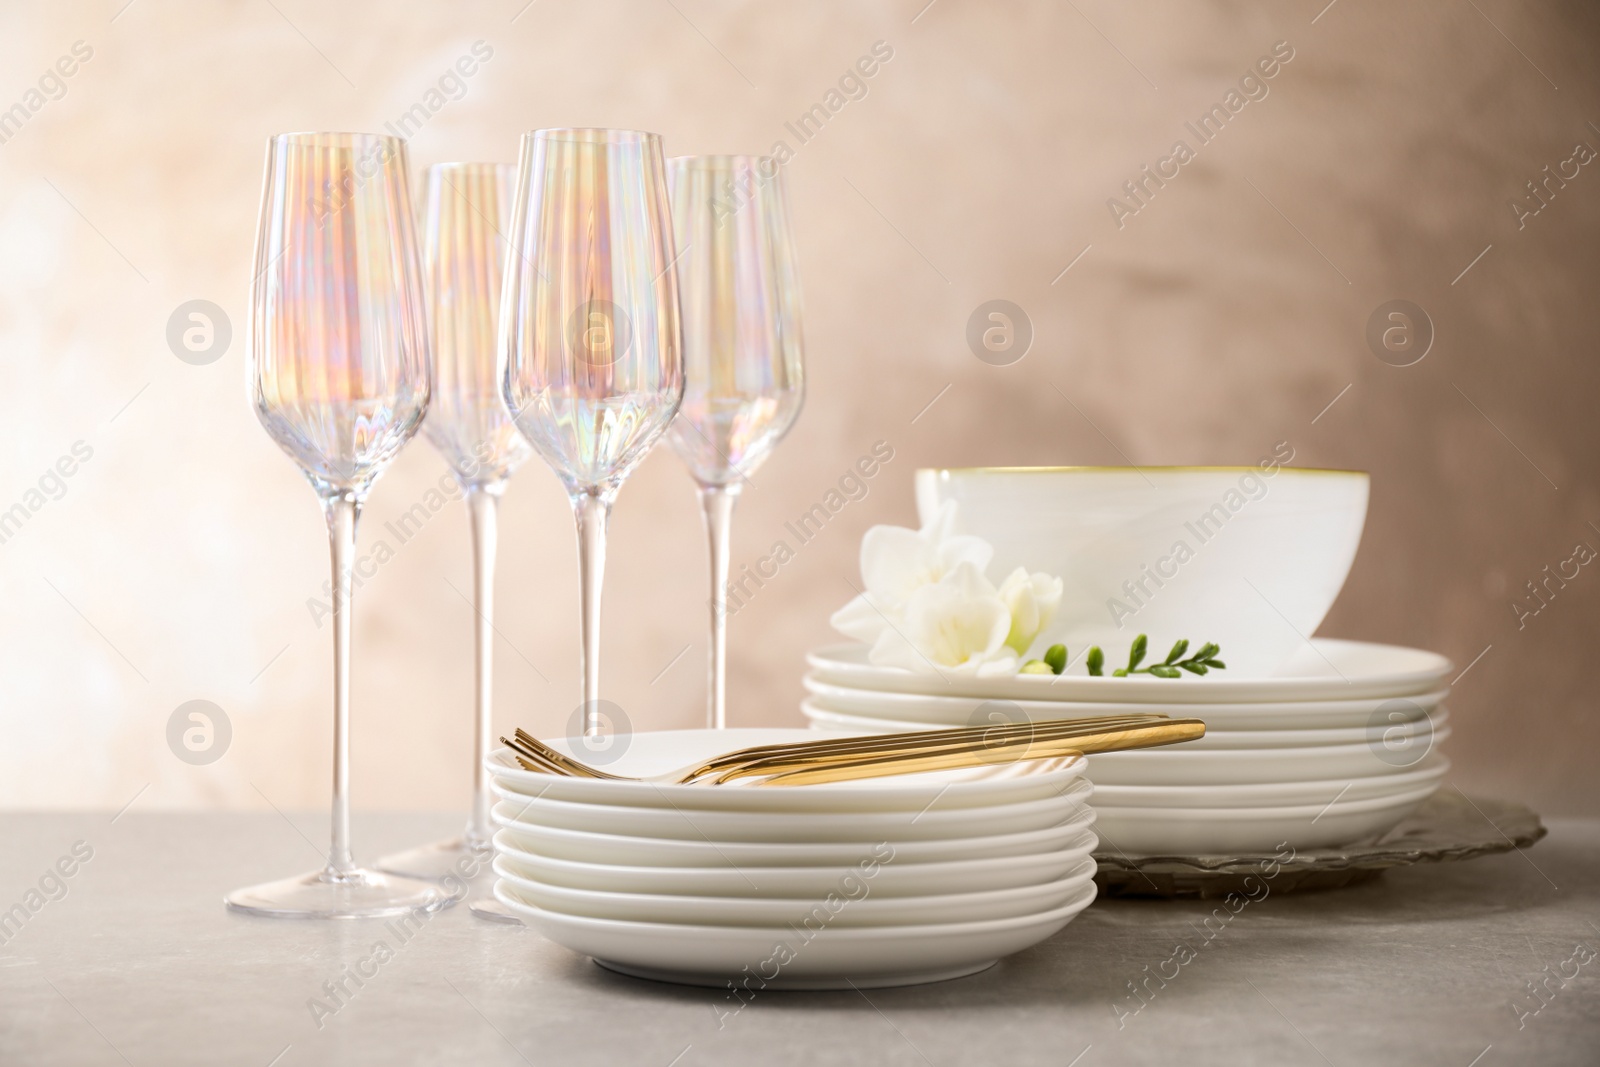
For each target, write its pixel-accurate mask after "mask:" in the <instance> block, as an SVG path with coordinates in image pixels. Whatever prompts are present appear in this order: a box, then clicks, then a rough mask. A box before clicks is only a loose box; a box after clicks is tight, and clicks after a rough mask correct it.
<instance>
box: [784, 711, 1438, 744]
mask: <svg viewBox="0 0 1600 1067" xmlns="http://www.w3.org/2000/svg"><path fill="white" fill-rule="evenodd" d="M800 711H801V713H802V714H804V715H805V717H806V718H807V719H808V720H809V721H810V723H811V727H812V729H814V730H818V729H819V730H828V731H831V732H835V733H851V734H880V733H883V734H891V733H903V732H906V731H911V730H937V729H939V728H940V727H941V725H943V724H940V723H933V722H912V721H911V720H909V719H873V718H868V717H867V716H865V715H847V714H845V713H844V712H840V711H828V710H827V709H825V708H820V707H818V706H817V703H816V701H814V700H803V701H801V702H800ZM1177 717H1179V718H1195V719H1204V720H1206V735H1205V736H1204V737H1199V738H1196V739H1195V740H1193V741H1185V742H1183V743H1182V746H1181V747H1182V749H1183V750H1184V751H1185V752H1192V751H1195V750H1197V749H1203V750H1211V749H1229V748H1304V747H1309V746H1315V745H1359V744H1365V743H1366V742H1368V741H1371V740H1386V741H1387V742H1388V743H1389V744H1391V745H1396V746H1398V745H1405V744H1409V743H1412V742H1414V741H1415V740H1416V739H1418V738H1420V737H1421V736H1422V735H1425V734H1427V733H1429V732H1430V731H1436V730H1438V728H1439V727H1441V726H1443V725H1444V724H1445V722H1446V721H1447V720H1448V719H1449V718H1450V713H1449V712H1448V711H1446V710H1444V709H1443V708H1441V709H1439V710H1438V711H1436V712H1434V713H1433V714H1432V715H1424V716H1422V717H1421V718H1416V719H1408V720H1404V721H1399V720H1389V719H1388V718H1387V717H1385V718H1383V719H1381V720H1379V722H1378V723H1376V724H1374V725H1372V726H1352V727H1347V728H1344V729H1337V730H1213V729H1211V722H1210V719H1209V717H1208V716H1207V714H1206V706H1205V705H1204V704H1200V705H1196V706H1195V707H1192V708H1189V709H1188V713H1187V714H1185V715H1182V716H1177ZM1014 721H1017V720H1015V719H1013V718H1011V717H1010V716H1007V715H1005V714H1004V713H1003V712H1000V711H997V712H996V714H995V716H994V722H995V723H996V725H1000V724H1002V723H1010V722H1014Z"/></svg>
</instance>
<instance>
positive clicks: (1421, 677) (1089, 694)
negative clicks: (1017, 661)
mask: <svg viewBox="0 0 1600 1067" xmlns="http://www.w3.org/2000/svg"><path fill="white" fill-rule="evenodd" d="M1194 632H1195V633H1196V634H1198V633H1200V632H1201V631H1199V630H1196V631H1194ZM1179 636H1181V635H1179ZM1129 639H1130V640H1131V635H1130V638H1129ZM1174 639H1175V638H1174ZM1154 644H1156V645H1159V644H1160V641H1156V642H1154ZM1126 646H1127V641H1123V642H1122V644H1121V645H1120V646H1117V647H1120V648H1123V649H1126ZM1081 650H1082V646H1077V647H1072V646H1069V651H1071V652H1072V654H1073V655H1074V656H1077V655H1078V653H1079V652H1081ZM1124 654H1126V653H1125V652H1124ZM1157 654H1158V655H1164V654H1165V650H1164V649H1162V650H1161V651H1160V652H1158V653H1157ZM1106 655H1107V659H1108V660H1109V661H1111V665H1114V664H1115V661H1116V655H1115V650H1114V649H1113V650H1112V651H1108V652H1107V654H1106ZM1232 656H1233V653H1232V652H1231V651H1230V650H1229V649H1228V647H1227V646H1226V645H1224V646H1223V651H1222V658H1223V659H1224V660H1225V661H1226V662H1227V663H1228V665H1229V669H1228V670H1226V671H1214V672H1212V673H1211V674H1208V675H1206V676H1205V677H1203V678H1201V677H1196V676H1194V675H1190V674H1186V675H1184V676H1183V677H1181V678H1171V679H1168V678H1150V677H1139V678H1113V677H1111V676H1110V675H1109V674H1108V675H1107V676H1105V677H1103V678H1091V677H1089V676H1088V675H1087V674H1085V673H1082V672H1083V670H1084V668H1083V666H1082V662H1081V660H1080V661H1079V664H1078V665H1077V666H1075V667H1072V668H1069V669H1068V671H1067V673H1066V674H1062V675H1051V674H1017V675H1012V676H1009V677H1000V678H978V677H975V676H972V675H956V674H951V673H949V672H944V673H942V674H934V673H932V672H931V671H930V672H927V673H923V672H920V671H908V670H902V669H900V668H898V667H875V666H873V665H872V664H870V663H868V662H867V648H866V646H865V645H861V644H842V645H828V646H826V647H824V648H819V649H816V650H815V651H813V652H810V653H808V654H807V655H806V662H807V663H808V664H809V665H810V666H811V669H812V673H813V676H814V677H815V678H816V679H817V680H818V681H822V682H827V683H829V684H832V685H841V686H849V687H851V688H853V689H880V690H886V691H889V692H897V693H919V694H925V695H929V696H952V697H976V698H978V699H979V700H1072V701H1086V702H1093V703H1118V704H1172V703H1189V704H1202V703H1203V704H1211V703H1218V704H1239V703H1254V702H1268V701H1270V702H1272V703H1284V702H1289V701H1296V702H1298V701H1309V700H1367V699H1388V698H1393V697H1413V696H1415V695H1417V694H1422V693H1431V692H1432V691H1433V690H1435V689H1438V688H1440V686H1441V683H1443V682H1444V680H1445V679H1446V678H1447V677H1448V676H1449V674H1450V671H1451V669H1452V668H1451V663H1450V661H1449V660H1447V659H1445V658H1444V657H1443V656H1441V655H1439V654H1438V653H1436V652H1427V651H1424V650H1423V649H1420V648H1402V647H1400V646H1399V645H1379V644H1372V643H1370V642H1366V641H1343V640H1339V639H1337V638H1332V637H1314V638H1312V639H1311V640H1310V642H1308V643H1306V644H1303V645H1302V646H1301V648H1300V649H1299V651H1297V652H1296V653H1295V654H1294V655H1293V656H1292V657H1291V658H1290V660H1289V662H1288V663H1287V664H1285V666H1284V668H1283V669H1282V670H1281V671H1280V672H1279V675H1278V676H1276V677H1272V678H1250V677H1240V676H1239V675H1237V674H1233V670H1232V667H1233V660H1232V658H1231V657H1232Z"/></svg>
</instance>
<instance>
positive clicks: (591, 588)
mask: <svg viewBox="0 0 1600 1067" xmlns="http://www.w3.org/2000/svg"><path fill="white" fill-rule="evenodd" d="M572 510H573V513H574V514H575V515H576V516H577V519H578V578H579V581H580V582H581V585H582V588H581V589H580V591H579V600H578V623H579V628H580V633H581V637H582V644H583V647H582V650H581V652H580V654H579V655H580V659H579V663H580V664H581V666H582V668H583V736H585V737H597V736H599V734H600V722H601V715H600V703H599V702H600V586H601V584H602V582H603V581H604V579H605V569H606V520H607V519H608V518H609V517H610V515H611V499H610V497H609V496H607V495H605V494H603V493H602V492H601V491H600V490H598V489H581V490H579V491H578V492H576V493H574V494H573V496H572Z"/></svg>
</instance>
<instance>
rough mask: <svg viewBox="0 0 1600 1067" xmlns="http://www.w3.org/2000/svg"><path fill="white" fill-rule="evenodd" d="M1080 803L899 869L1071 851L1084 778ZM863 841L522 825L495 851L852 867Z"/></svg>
mask: <svg viewBox="0 0 1600 1067" xmlns="http://www.w3.org/2000/svg"><path fill="white" fill-rule="evenodd" d="M1069 792H1070V793H1072V794H1073V795H1074V796H1075V797H1076V798H1077V801H1078V807H1077V808H1076V810H1074V812H1073V814H1072V816H1071V818H1069V819H1068V820H1067V821H1065V822H1063V823H1062V824H1061V825H1059V826H1052V827H1050V828H1048V829H1044V830H1029V831H1026V832H1024V833H1014V834H995V835H992V836H989V835H985V836H982V837H959V838H950V839H945V840H940V841H890V842H888V843H889V844H890V845H891V846H892V847H893V849H894V855H895V858H896V861H897V862H904V863H944V862H948V861H951V860H975V859H985V858H993V857H1001V856H1028V855H1033V854H1036V853H1040V852H1051V851H1054V850H1056V849H1061V848H1065V847H1066V846H1067V845H1068V843H1069V842H1071V841H1072V840H1074V839H1075V838H1076V837H1077V836H1078V835H1079V834H1080V833H1081V832H1082V831H1083V830H1085V829H1087V828H1088V827H1089V826H1091V825H1093V823H1094V809H1092V808H1090V807H1088V800H1089V796H1090V794H1091V793H1092V792H1093V787H1092V786H1091V785H1090V784H1089V782H1088V780H1087V779H1081V780H1079V781H1078V782H1077V783H1075V784H1074V785H1073V786H1072V788H1071V789H1070V790H1069ZM877 843H878V842H874V843H872V844H869V843H865V842H861V841H839V842H832V843H828V844H749V843H745V842H727V841H703V840H696V841H682V840H677V839H673V838H652V837H632V836H627V835H621V834H596V833H590V832H588V831H585V830H562V829H558V828H556V827H551V826H534V825H531V824H526V823H519V824H517V825H515V826H508V827H506V828H504V829H502V830H500V831H499V832H497V833H496V834H495V835H494V845H495V849H496V850H497V851H498V850H504V851H507V852H526V853H531V854H533V855H535V856H553V857H555V858H557V859H567V860H577V861H580V862H583V863H605V864H618V865H624V866H656V867H723V868H730V867H731V868H741V867H823V866H826V867H839V866H844V867H851V866H855V865H856V864H859V863H861V862H863V861H864V860H866V859H869V858H870V857H871V856H872V855H873V851H872V849H873V845H874V844H877Z"/></svg>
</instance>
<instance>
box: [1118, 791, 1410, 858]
mask: <svg viewBox="0 0 1600 1067" xmlns="http://www.w3.org/2000/svg"><path fill="white" fill-rule="evenodd" d="M1437 788H1438V787H1437V786H1436V785H1428V786H1424V787H1422V788H1420V789H1414V790H1411V791H1409V792H1406V793H1398V794H1396V795H1394V796H1387V797H1377V798H1374V799H1371V800H1346V799H1340V800H1336V801H1334V802H1332V803H1328V804H1304V805H1295V806H1292V807H1289V806H1283V807H1271V806H1267V807H1250V808H1234V807H1227V808H1153V807H1127V808H1099V809H1097V810H1098V811H1099V816H1100V819H1099V822H1100V825H1099V827H1098V832H1099V835H1100V839H1101V842H1102V845H1103V846H1104V847H1106V848H1110V849H1112V850H1117V851H1120V852H1122V853H1123V854H1125V855H1129V856H1196V855H1201V856H1204V855H1213V854H1218V853H1232V852H1267V851H1272V850H1275V849H1277V848H1279V847H1280V846H1281V845H1283V844H1285V843H1287V844H1289V845H1291V846H1293V847H1294V848H1297V849H1307V848H1327V847H1332V846H1337V845H1350V844H1355V843H1356V842H1360V841H1366V840H1371V839H1373V838H1376V837H1378V836H1379V835H1381V834H1384V833H1387V832H1388V831H1389V830H1391V829H1393V828H1394V827H1395V825H1396V824H1397V823H1399V822H1400V820H1402V819H1404V818H1405V817H1406V816H1407V815H1410V814H1411V813H1412V812H1413V811H1415V810H1416V808H1417V806H1418V805H1419V804H1421V803H1422V802H1423V801H1424V800H1426V799H1428V797H1430V796H1432V795H1433V793H1434V791H1435V790H1436V789H1437Z"/></svg>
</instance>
